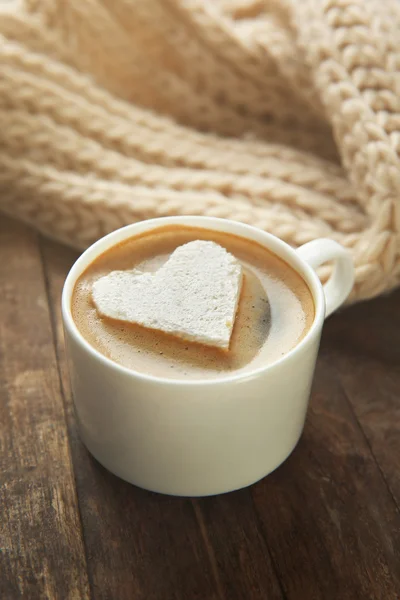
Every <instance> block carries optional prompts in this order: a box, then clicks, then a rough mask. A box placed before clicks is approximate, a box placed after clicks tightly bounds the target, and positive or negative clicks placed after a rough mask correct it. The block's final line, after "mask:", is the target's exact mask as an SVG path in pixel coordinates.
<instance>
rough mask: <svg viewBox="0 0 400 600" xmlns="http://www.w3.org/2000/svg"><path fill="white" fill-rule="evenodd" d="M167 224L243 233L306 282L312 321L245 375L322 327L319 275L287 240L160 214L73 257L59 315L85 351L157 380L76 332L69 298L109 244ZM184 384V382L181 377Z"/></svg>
mask: <svg viewBox="0 0 400 600" xmlns="http://www.w3.org/2000/svg"><path fill="white" fill-rule="evenodd" d="M168 225H183V226H187V227H200V228H203V229H209V230H213V231H222V232H224V233H228V234H229V233H231V234H233V235H236V236H240V237H243V238H245V239H248V240H251V241H254V242H257V243H258V244H260V245H262V246H264V247H265V248H267V249H268V250H269V251H271V252H272V253H273V254H275V255H277V256H278V257H279V258H281V259H282V260H284V261H285V262H286V263H287V264H288V265H289V266H290V267H292V268H293V269H294V270H295V271H296V272H297V273H298V274H299V275H300V276H301V277H302V278H303V279H304V281H305V282H306V284H307V286H308V288H309V290H310V292H311V294H312V297H313V301H314V307H315V316H314V321H313V324H312V326H311V327H310V329H309V330H308V332H307V333H306V335H305V336H304V337H303V339H302V340H301V341H300V342H299V343H298V344H296V346H295V347H294V348H292V349H291V350H290V351H289V352H287V353H286V354H285V355H284V356H283V357H282V358H280V359H279V360H278V361H276V362H275V363H272V364H270V365H266V366H265V367H261V369H260V367H258V368H255V369H254V371H250V372H249V373H246V377H248V376H249V375H253V374H255V373H256V372H258V371H260V370H261V371H263V370H266V369H269V368H273V367H274V366H275V365H276V364H277V363H278V362H279V363H280V362H282V361H285V360H287V359H288V358H290V356H291V355H293V354H294V353H295V352H297V351H299V350H300V349H301V348H302V347H303V346H305V345H307V344H308V343H310V341H311V340H312V338H313V337H314V336H315V334H316V332H317V331H318V330H319V329H320V328H321V327H322V323H323V321H324V317H325V297H324V292H323V289H322V285H321V283H320V281H319V278H318V276H317V274H316V272H315V271H314V269H312V268H311V267H310V266H309V265H308V264H307V263H306V262H305V261H303V260H302V259H301V258H300V257H299V255H298V254H297V253H296V251H295V250H294V249H293V248H291V246H289V245H288V244H286V243H285V242H283V241H282V240H280V239H279V238H277V237H275V236H274V235H272V234H270V233H267V232H265V231H263V230H261V229H257V228H256V227H253V226H251V225H246V224H244V223H240V222H236V221H230V220H227V219H219V218H214V217H197V216H189V217H186V216H185V217H161V218H157V219H150V220H147V221H141V222H139V223H134V224H132V225H127V226H125V227H122V228H121V229H117V230H116V231H113V232H112V233H109V234H108V235H106V236H104V237H103V238H101V239H100V240H98V241H97V242H95V243H94V244H92V245H91V246H90V247H89V248H88V249H87V250H85V251H84V252H83V254H82V255H81V256H80V257H79V258H78V259H77V260H76V262H75V263H74V265H73V266H72V267H71V270H70V272H69V273H68V276H67V278H66V280H65V283H64V288H63V293H62V315H63V321H64V327H65V328H66V329H67V330H68V332H69V333H70V334H71V335H72V336H73V337H74V338H75V340H76V341H78V343H80V344H81V345H82V346H84V347H85V349H86V350H87V351H89V352H90V353H92V354H94V355H96V357H97V358H98V359H99V360H100V361H102V362H104V361H105V362H106V363H107V364H108V365H109V366H111V365H112V366H113V367H114V368H117V369H122V370H123V371H125V372H126V371H128V372H130V373H134V374H135V375H136V376H138V377H141V378H144V379H152V380H155V381H160V379H162V378H160V377H157V376H153V375H147V374H143V373H140V372H139V371H133V370H131V369H127V368H126V367H123V366H122V365H120V364H118V363H115V362H114V361H112V360H111V359H109V358H107V357H106V356H104V355H103V354H101V353H100V352H98V351H97V350H96V349H95V348H94V347H93V346H92V345H91V344H89V342H87V341H86V339H85V338H84V337H83V336H82V334H81V333H80V332H79V330H78V328H77V326H76V325H75V323H74V320H73V318H72V311H71V298H72V294H73V291H74V288H75V284H76V282H77V280H78V279H79V277H80V276H81V274H82V273H83V272H84V271H85V270H86V268H87V267H88V266H89V265H90V264H91V263H92V262H93V261H94V260H95V259H96V258H97V257H98V256H100V255H101V254H103V253H104V252H106V251H107V250H109V249H110V248H112V247H113V246H115V245H117V244H120V243H121V242H123V241H125V240H126V239H129V238H132V237H134V236H136V235H140V234H142V233H145V232H148V231H152V230H155V229H158V228H161V227H165V226H168ZM243 377H244V375H242V374H239V375H227V376H226V377H221V378H218V379H210V380H205V381H203V380H202V381H200V380H199V381H196V380H194V379H193V380H190V382H191V383H202V384H207V383H208V384H209V383H211V382H212V383H213V384H214V385H215V384H216V383H219V382H225V381H227V380H229V381H232V380H233V379H235V378H239V379H241V378H243ZM163 381H164V382H166V383H170V382H175V383H176V382H177V381H183V380H174V379H163ZM185 383H186V384H187V383H188V382H187V381H185Z"/></svg>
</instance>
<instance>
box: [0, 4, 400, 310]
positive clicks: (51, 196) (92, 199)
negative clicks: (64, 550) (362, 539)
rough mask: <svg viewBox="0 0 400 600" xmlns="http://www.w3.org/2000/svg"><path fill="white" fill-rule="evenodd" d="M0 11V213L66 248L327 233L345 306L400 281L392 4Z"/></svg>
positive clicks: (397, 27)
mask: <svg viewBox="0 0 400 600" xmlns="http://www.w3.org/2000/svg"><path fill="white" fill-rule="evenodd" d="M0 7H1V8H0V37H1V42H0V211H3V212H4V213H9V214H11V215H14V216H16V217H18V218H20V219H23V220H24V221H26V222H28V223H31V224H32V225H33V226H35V227H36V228H37V229H39V230H40V231H42V232H43V233H45V234H47V235H49V236H52V237H54V238H57V239H59V240H61V241H64V242H66V243H68V244H71V245H73V246H75V247H77V248H84V247H85V246H87V245H88V244H90V243H91V242H93V241H94V240H96V239H97V238H99V237H100V236H102V235H104V234H105V233H107V232H109V231H111V230H113V229H115V228H117V227H120V226H122V225H125V224H127V223H132V222H134V221H138V220H141V219H147V218H150V217H157V216H163V215H172V214H173V215H177V214H179V215H185V214H201V215H213V216H217V217H226V218H231V219H235V220H240V221H243V222H245V223H250V224H253V225H256V226H258V227H261V228H262V229H265V230H268V231H270V232H272V233H274V234H276V235H277V236H279V237H281V238H282V239H283V240H285V241H287V242H289V243H290V244H292V245H293V246H298V245H300V244H303V243H304V242H307V241H309V240H311V239H314V238H316V237H321V236H323V237H330V238H333V239H335V240H337V241H339V242H340V243H342V244H343V245H344V246H346V247H347V248H349V249H350V251H351V252H352V255H353V257H354V262H355V268H356V284H355V288H354V290H353V293H352V297H351V299H352V300H353V301H354V300H359V299H363V298H367V297H371V296H374V295H377V294H379V293H381V292H383V291H385V290H389V289H391V288H393V287H394V286H396V285H397V284H399V283H400V160H399V153H400V36H399V31H400V2H399V1H398V0H79V1H78V0H77V1H75V0H71V1H65V0H26V1H25V2H24V3H22V2H19V3H18V2H10V0H9V1H8V2H6V4H4V3H0ZM0 218H1V213H0ZM328 274H329V267H326V268H325V270H323V271H322V272H321V277H323V278H324V277H326V276H327V275H328Z"/></svg>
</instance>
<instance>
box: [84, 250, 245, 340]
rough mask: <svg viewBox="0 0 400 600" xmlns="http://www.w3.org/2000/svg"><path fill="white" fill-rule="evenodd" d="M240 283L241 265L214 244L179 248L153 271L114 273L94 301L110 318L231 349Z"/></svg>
mask: <svg viewBox="0 0 400 600" xmlns="http://www.w3.org/2000/svg"><path fill="white" fill-rule="evenodd" d="M241 285H242V267H241V264H240V262H239V261H238V260H237V259H236V258H235V257H234V256H233V255H232V254H230V253H229V252H227V251H226V250H225V249H224V248H223V247H222V246H220V245H219V244H216V243H215V242H208V241H200V240H196V241H193V242H189V243H187V244H184V245H182V246H179V247H178V248H177V249H176V250H175V251H174V252H173V253H172V254H171V256H170V258H169V260H168V261H167V262H166V263H165V264H164V265H163V266H162V267H161V268H160V269H159V270H158V271H157V272H156V273H146V272H142V271H140V270H138V269H133V270H131V271H112V272H111V273H109V274H108V275H105V276H103V277H101V278H100V279H98V280H97V281H95V282H94V284H93V288H92V297H93V301H94V303H95V306H96V308H97V310H98V312H99V313H100V314H101V315H102V316H104V317H108V318H112V319H117V320H120V321H125V322H130V323H136V324H138V325H141V326H143V327H147V328H149V329H155V330H158V331H162V332H164V333H167V334H169V335H174V336H177V337H180V338H182V339H184V340H188V341H191V342H197V343H201V344H205V345H208V346H214V347H218V348H222V349H225V350H226V349H228V348H229V342H230V338H231V335H232V330H233V326H234V322H235V316H236V311H237V308H238V302H239V298H240V291H241Z"/></svg>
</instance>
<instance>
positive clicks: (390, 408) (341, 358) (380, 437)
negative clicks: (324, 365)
mask: <svg viewBox="0 0 400 600" xmlns="http://www.w3.org/2000/svg"><path fill="white" fill-rule="evenodd" d="M327 338H328V339H329V342H330V345H331V347H332V348H334V351H335V357H336V358H335V366H336V370H337V373H338V376H339V380H340V382H341V384H342V386H343V388H344V390H345V393H346V395H347V398H348V400H349V402H350V404H351V407H352V410H353V411H354V414H355V415H356V417H357V419H358V421H359V422H360V425H361V426H362V429H363V433H364V435H365V438H366V440H367V443H368V444H369V446H370V449H371V451H372V453H373V455H374V456H375V458H376V460H377V462H378V464H379V467H380V469H381V471H382V474H383V477H384V479H385V481H386V483H387V485H388V487H389V489H390V492H391V494H392V495H393V498H394V500H395V502H396V504H397V507H398V508H399V509H400V469H399V457H400V290H397V291H396V292H393V293H392V294H390V295H389V296H384V297H382V298H380V299H379V300H374V301H373V302H368V303H363V304H360V305H359V306H355V307H352V308H351V309H349V310H347V311H345V312H344V313H343V314H342V315H340V318H334V319H332V320H331V321H329V322H328V323H327ZM398 551H399V554H400V548H399V549H398Z"/></svg>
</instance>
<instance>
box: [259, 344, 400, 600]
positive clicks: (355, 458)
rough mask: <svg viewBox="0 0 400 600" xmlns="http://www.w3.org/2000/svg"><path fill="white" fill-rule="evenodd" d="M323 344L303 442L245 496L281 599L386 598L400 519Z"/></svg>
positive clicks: (392, 597) (394, 593)
mask: <svg viewBox="0 0 400 600" xmlns="http://www.w3.org/2000/svg"><path fill="white" fill-rule="evenodd" d="M336 360H337V355H335V353H334V352H332V350H331V348H330V346H329V341H328V340H327V339H324V341H323V344H322V348H321V354H320V358H319V361H318V365H317V371H316V377H315V384H314V389H313V394H312V402H311V407H310V411H309V415H308V419H307V422H306V427H305V432H304V435H303V437H302V439H301V441H300V443H299V445H298V447H297V449H296V450H295V452H294V453H293V454H292V456H291V457H290V458H289V460H288V461H287V462H286V463H285V464H284V465H282V467H281V468H279V469H278V470H277V471H276V472H275V473H273V474H272V475H271V476H270V477H268V478H267V479H266V480H264V481H263V482H260V483H259V484H257V485H256V486H254V487H253V489H252V494H253V498H254V502H255V506H256V508H257V511H258V514H259V518H260V521H261V523H262V527H263V531H264V534H265V536H266V537H267V539H268V541H269V547H270V548H271V554H272V558H273V561H274V563H275V565H276V568H277V571H278V576H279V577H280V579H281V581H283V586H284V591H285V593H286V596H287V598H288V599H293V600H298V599H299V598H304V599H307V600H312V599H314V598H315V599H320V598H324V600H328V599H330V598H332V599H336V598H340V599H341V600H347V599H348V600H354V599H355V598H374V599H375V598H376V599H378V598H385V600H398V597H399V595H398V594H399V590H400V564H399V553H398V550H399V548H400V546H399V544H400V516H399V513H398V511H397V508H396V506H395V503H394V502H393V499H392V496H391V494H390V493H389V491H388V489H387V487H386V484H385V481H384V479H383V477H382V474H381V472H380V469H379V468H378V466H377V464H376V461H375V459H374V457H373V456H372V454H371V452H370V449H369V447H368V444H367V443H366V442H365V438H364V435H363V432H362V430H361V428H360V425H359V423H358V422H357V420H356V418H355V417H354V415H353V413H352V411H351V409H350V407H349V405H348V402H347V399H346V396H345V395H344V393H343V390H342V388H341V386H340V383H339V381H338V379H337V375H336V371H335V367H334V365H335V362H336Z"/></svg>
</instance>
